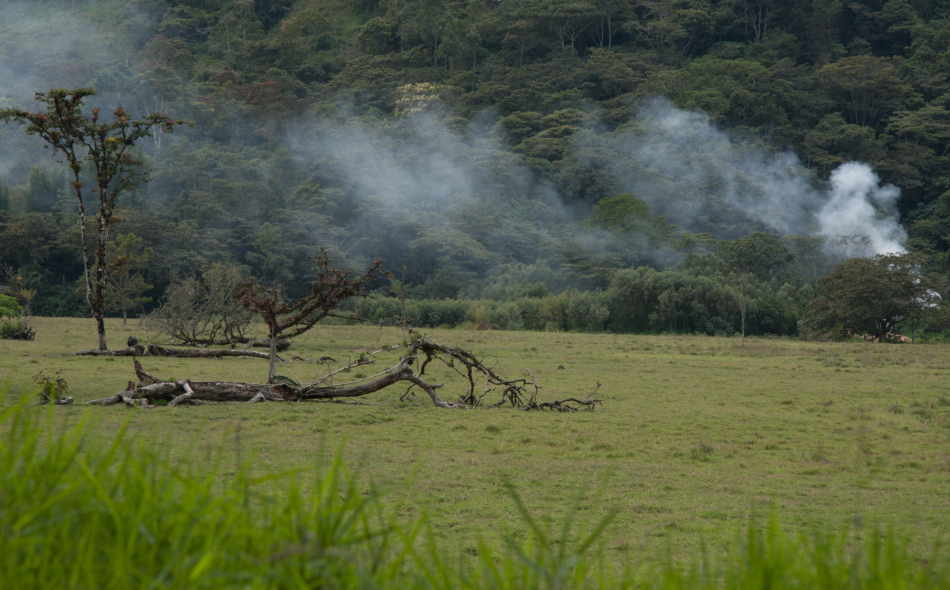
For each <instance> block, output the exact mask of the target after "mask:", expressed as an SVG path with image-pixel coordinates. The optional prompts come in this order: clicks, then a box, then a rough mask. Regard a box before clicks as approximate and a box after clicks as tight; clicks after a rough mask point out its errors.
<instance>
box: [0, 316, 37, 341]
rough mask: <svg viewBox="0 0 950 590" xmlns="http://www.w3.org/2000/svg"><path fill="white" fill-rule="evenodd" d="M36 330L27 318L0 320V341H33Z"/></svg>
mask: <svg viewBox="0 0 950 590" xmlns="http://www.w3.org/2000/svg"><path fill="white" fill-rule="evenodd" d="M35 338H36V329H35V328H33V327H32V326H30V321H29V320H28V319H27V318H15V319H13V318H3V319H2V320H0V340H33V339H35Z"/></svg>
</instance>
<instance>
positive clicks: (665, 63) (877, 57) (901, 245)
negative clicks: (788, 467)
mask: <svg viewBox="0 0 950 590" xmlns="http://www.w3.org/2000/svg"><path fill="white" fill-rule="evenodd" d="M0 58H2V59H0V107H11V106H19V107H22V108H27V107H30V106H31V104H32V95H33V92H35V91H45V90H48V89H50V88H55V87H66V88H76V87H80V86H92V87H95V88H96V89H98V91H99V94H98V96H95V97H91V98H90V100H89V101H88V103H89V107H90V108H91V107H93V106H98V107H102V108H103V110H104V111H110V110H111V109H113V108H115V107H116V106H118V105H122V106H124V107H125V108H126V109H128V110H129V111H131V112H133V113H135V114H136V115H145V114H147V113H150V112H156V111H158V112H164V113H166V114H168V115H169V116H171V117H174V118H183V119H188V120H190V121H193V122H194V126H193V127H191V128H188V129H183V130H181V131H176V132H175V133H174V134H172V135H167V134H164V135H163V134H159V135H157V136H156V137H154V138H150V139H148V140H147V141H145V142H144V143H143V144H142V145H141V149H142V152H143V156H144V157H145V158H146V159H147V162H148V165H149V168H150V169H151V171H152V177H153V181H152V182H151V183H149V184H147V185H144V186H143V187H142V188H141V190H140V191H138V192H136V193H135V194H127V195H125V196H124V197H123V199H124V206H125V207H124V209H123V210H122V212H121V214H120V216H121V220H120V221H119V222H118V223H117V225H116V227H115V234H116V235H119V234H121V235H122V236H125V238H124V239H125V241H124V242H123V243H124V244H125V247H126V248H132V249H135V248H137V250H136V251H137V252H140V253H141V252H142V251H144V249H146V248H147V249H149V250H148V254H147V255H143V256H140V257H139V261H140V263H139V264H140V271H141V272H142V273H143V276H144V278H145V281H146V282H147V283H148V284H149V285H150V286H151V289H150V290H148V291H147V292H146V293H145V298H147V299H151V301H150V302H145V301H143V302H142V303H143V304H144V309H148V308H149V307H151V306H154V305H156V304H157V303H158V302H159V301H160V300H161V299H162V297H163V294H164V293H165V290H166V288H167V286H168V285H169V284H170V283H171V282H172V281H173V280H174V279H175V278H176V277H186V276H194V275H195V274H196V273H201V272H203V271H206V270H207V269H208V268H210V266H211V265H213V264H215V263H221V264H226V265H241V266H243V267H245V272H247V273H250V274H252V275H254V276H256V277H257V278H258V279H259V280H261V281H262V282H264V283H267V284H280V285H282V286H283V287H284V289H285V290H286V292H288V293H290V294H293V293H297V292H300V291H301V290H302V289H304V288H305V287H306V285H307V283H308V281H310V280H312V279H313V272H314V270H315V269H314V266H313V265H312V264H311V263H310V261H309V257H310V256H313V255H314V254H315V252H316V251H317V248H319V247H324V248H327V249H328V250H329V251H330V253H331V255H332V256H333V257H334V259H335V261H337V263H338V264H340V265H342V266H354V267H359V266H365V265H366V264H367V262H368V261H369V260H370V255H372V254H375V255H376V256H378V257H381V258H383V259H384V261H385V268H386V269H387V270H390V271H392V272H393V273H395V276H396V277H397V278H398V279H399V280H400V282H401V283H400V284H396V285H392V284H389V283H388V282H383V283H380V284H379V285H378V287H379V291H378V293H379V294H380V295H396V294H397V292H398V293H401V294H402V295H403V296H404V297H405V296H408V297H409V298H410V299H413V300H419V301H416V302H414V303H413V305H415V306H416V308H417V312H416V314H417V315H416V320H417V322H419V323H422V324H436V325H437V324H441V323H449V324H454V323H459V322H464V321H472V322H475V323H485V322H487V323H488V324H490V325H494V326H496V327H505V328H524V327H536V328H548V329H571V328H575V329H605V328H606V329H617V330H621V329H622V330H686V331H701V330H707V331H725V332H728V331H730V330H733V329H738V328H739V321H740V318H739V306H737V302H739V301H745V300H746V299H751V308H750V309H751V312H750V313H751V315H750V321H751V322H752V324H751V326H752V328H753V331H759V332H771V333H776V332H778V333H794V332H795V331H796V330H797V329H798V327H797V324H796V320H797V319H798V318H799V317H800V316H801V313H802V310H803V309H804V306H805V305H806V304H807V302H808V301H809V300H810V299H811V298H812V297H814V295H815V287H816V279H817V278H818V277H819V276H821V275H822V274H823V273H825V272H826V271H827V270H828V268H830V266H831V265H832V264H834V263H835V262H836V261H838V260H841V259H843V258H847V257H849V256H854V255H861V254H865V255H866V254H873V253H875V252H878V253H884V252H891V251H898V250H901V249H907V250H910V251H918V252H921V253H922V254H923V255H924V256H925V257H926V258H927V260H929V262H930V263H931V264H932V265H933V266H934V267H935V268H936V269H939V270H941V271H943V272H945V271H946V270H947V266H948V260H947V257H946V253H947V251H948V249H950V242H948V237H947V236H948V233H950V191H948V189H950V154H948V151H950V110H948V109H950V85H948V74H950V4H948V3H945V2H936V1H928V0H887V1H875V0H860V1H859V0H853V1H852V0H843V1H837V0H791V1H786V2H779V1H777V0H758V1H756V0H748V1H746V0H591V1H590V2H580V1H570V0H500V1H496V0H488V1H487V2H486V1H485V0H471V1H468V2H465V1H454V0H391V1H381V0H296V1H292V0H165V1H159V0H137V1H129V0H122V1H120V0H33V1H29V2H25V1H24V2H19V1H9V0H7V1H0ZM65 172H66V170H65V168H64V167H63V166H62V165H61V164H57V163H56V162H55V159H54V158H53V157H52V156H51V155H50V153H49V152H48V151H45V150H43V148H42V142H41V141H40V140H39V139H38V138H36V137H29V136H27V135H25V134H24V133H23V130H22V129H21V128H18V127H17V126H15V125H6V126H3V127H2V128H0V262H2V264H3V265H4V270H5V273H6V276H4V277H3V278H2V279H0V284H3V283H4V282H7V283H8V282H9V281H11V280H12V278H13V277H15V276H17V275H19V276H20V277H21V278H22V279H23V281H24V282H25V284H26V285H27V286H30V287H32V288H35V289H37V291H38V294H37V296H36V297H35V298H34V300H33V302H32V308H33V309H32V311H33V313H36V314H40V315H79V314H83V313H86V312H87V310H86V305H85V303H84V301H83V298H82V295H81V293H80V292H78V291H77V288H76V280H77V278H78V277H79V276H80V275H81V273H82V262H81V259H80V258H79V256H78V250H77V244H78V233H79V232H78V224H77V221H76V215H75V211H76V205H75V203H74V202H73V199H74V197H72V196H71V193H70V192H68V191H67V188H68V185H67V178H66V174H65ZM129 234H134V236H133V239H131V240H130V239H129V238H128V235H129ZM137 238H140V239H141V241H140V242H138V241H136V239H137ZM120 246H121V244H120ZM445 299H456V300H464V302H459V303H453V302H444V301H443V302H441V303H439V302H436V301H434V300H445ZM422 300H427V301H422ZM475 300H478V302H477V303H471V301H475ZM397 303H398V302H396V300H387V299H379V300H376V302H375V303H374V302H373V301H372V300H371V301H369V302H363V303H361V304H360V305H361V306H364V307H363V308H362V309H361V311H362V312H364V313H365V314H366V315H371V316H375V317H376V319H384V318H386V317H390V316H391V315H393V314H396V313H397V312H398V310H397V307H399V306H400V305H405V304H404V303H399V304H398V305H397ZM572 306H573V307H572ZM423 308H424V309H423ZM439 309H441V310H442V311H438V310H439ZM433 310H435V311H433ZM115 313H119V312H118V309H116V310H115ZM426 314H430V315H431V314H434V316H432V317H430V316H429V315H426Z"/></svg>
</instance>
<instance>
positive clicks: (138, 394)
mask: <svg viewBox="0 0 950 590" xmlns="http://www.w3.org/2000/svg"><path fill="white" fill-rule="evenodd" d="M400 347H406V348H407V349H408V350H407V354H405V355H403V356H402V357H401V358H400V359H399V363H398V364H397V365H396V366H394V367H390V368H389V369H385V370H383V371H381V372H380V373H378V374H376V375H372V376H370V377H362V378H360V379H357V380H356V381H352V382H348V383H341V384H334V383H332V382H331V379H332V378H333V376H334V375H338V374H339V373H340V372H341V371H345V370H346V369H349V368H352V367H358V366H365V365H370V364H372V363H373V359H371V358H370V357H372V356H373V355H375V354H378V353H381V352H384V351H387V350H393V349H395V348H400ZM422 358H424V360H423V361H422V363H421V365H420V364H419V361H420V360H421V359H422ZM433 360H440V361H442V362H445V363H446V364H447V365H448V366H450V367H452V368H454V369H455V370H456V371H459V373H460V374H462V373H461V371H460V370H459V365H457V364H455V363H456V362H458V363H459V364H460V365H461V366H462V367H463V368H465V369H466V374H467V375H468V379H469V384H470V388H469V393H468V394H466V395H463V396H460V398H459V403H454V402H448V401H445V400H443V399H442V398H441V397H439V394H438V393H437V391H436V390H437V389H439V388H441V387H442V385H441V384H435V383H428V382H427V381H425V380H424V379H423V378H422V375H423V374H424V372H425V368H426V365H427V364H428V363H429V362H431V361H433ZM133 366H134V368H135V374H136V377H138V380H139V382H138V384H137V385H135V384H133V383H131V382H130V383H129V387H127V388H126V390H125V391H121V392H119V393H116V394H115V395H112V396H109V397H105V398H101V399H97V400H92V401H90V402H87V404H94V405H101V406H108V405H113V404H118V403H125V404H126V405H128V406H130V407H131V406H133V405H146V406H148V401H144V402H143V401H142V400H148V399H153V400H166V401H167V402H168V407H176V406H179V405H181V404H184V403H189V404H200V403H254V402H262V401H270V402H288V401H295V402H301V401H324V402H336V403H339V402H340V401H345V400H348V399H352V398H357V397H362V396H366V395H369V394H371V393H375V392H377V391H381V390H383V389H385V388H387V387H390V386H392V385H395V384H397V383H401V382H407V383H408V384H409V385H410V389H411V388H412V387H418V388H419V389H421V390H422V391H424V392H426V394H427V395H428V396H429V399H431V400H432V404H433V405H434V406H436V407H437V408H444V409H468V408H474V407H476V406H478V405H479V403H480V401H481V399H482V398H483V397H484V396H485V395H486V394H487V393H488V392H489V391H493V390H494V389H495V388H493V387H490V386H491V385H495V386H496V387H500V388H502V390H503V391H502V399H501V401H500V402H499V403H497V404H495V405H494V406H493V407H497V406H500V405H502V404H504V403H510V404H511V405H512V406H518V407H521V406H524V407H523V409H525V410H534V409H536V410H544V409H549V410H555V411H560V412H574V411H577V410H579V409H581V408H585V409H588V410H593V409H594V406H596V405H598V404H600V403H601V400H599V399H591V396H592V395H593V393H591V394H589V395H588V396H586V397H584V398H582V399H577V398H567V399H564V400H556V401H553V402H538V401H537V394H538V389H539V387H538V385H537V382H536V381H535V379H534V376H533V375H532V376H531V380H532V383H533V386H534V390H533V393H532V395H531V396H530V399H526V398H527V395H526V385H527V381H526V380H525V379H514V380H508V379H504V378H503V377H501V376H500V375H498V373H497V372H496V371H495V370H494V369H493V368H490V367H488V366H486V365H485V364H484V363H483V362H482V361H480V360H478V359H477V358H476V357H475V356H473V355H471V354H469V353H467V352H465V351H461V350H460V349H456V348H451V347H446V346H442V345H439V344H435V343H433V342H431V341H429V340H427V339H426V338H424V337H422V336H419V335H418V334H415V333H410V342H407V343H406V344H403V345H398V346H392V347H388V348H384V349H381V350H378V351H376V352H373V353H370V354H363V355H361V356H360V358H359V359H357V360H356V361H354V362H353V363H351V364H350V365H348V366H347V367H344V368H342V369H337V370H335V371H332V372H330V373H329V374H328V375H326V376H325V377H324V378H322V379H320V380H318V381H316V382H314V383H309V384H306V385H304V384H300V383H299V382H298V381H295V380H293V379H290V378H284V379H282V380H274V381H273V382H271V383H240V382H233V381H190V380H187V379H186V380H181V381H163V380H161V379H158V378H156V377H154V376H152V375H149V374H148V373H146V372H145V370H144V369H143V368H142V365H141V363H139V361H138V359H133ZM414 367H418V369H419V373H418V374H416V372H415V371H414ZM473 372H480V373H482V374H483V375H484V376H485V392H484V393H482V394H481V395H479V396H475V395H474V380H473V378H472V375H473ZM528 374H529V375H531V372H530V371H529V372H528ZM463 375H464V374H463ZM599 389H600V384H598V386H597V389H595V390H594V393H595V392H596V391H598V390H599ZM404 395H405V394H404ZM525 402H527V404H526V403H525ZM149 407H151V406H149Z"/></svg>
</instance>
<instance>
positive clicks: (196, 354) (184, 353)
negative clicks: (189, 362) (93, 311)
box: [148, 344, 286, 362]
mask: <svg viewBox="0 0 950 590" xmlns="http://www.w3.org/2000/svg"><path fill="white" fill-rule="evenodd" d="M148 353H149V354H150V355H152V356H172V357H177V358H221V357H225V356H249V357H253V358H258V359H269V358H270V355H269V354H267V353H266V352H257V351H256V350H234V349H232V348H204V349H200V350H198V349H194V348H166V347H164V346H158V345H156V344H149V345H148ZM277 358H278V360H280V361H281V362H286V361H284V359H282V358H280V357H277Z"/></svg>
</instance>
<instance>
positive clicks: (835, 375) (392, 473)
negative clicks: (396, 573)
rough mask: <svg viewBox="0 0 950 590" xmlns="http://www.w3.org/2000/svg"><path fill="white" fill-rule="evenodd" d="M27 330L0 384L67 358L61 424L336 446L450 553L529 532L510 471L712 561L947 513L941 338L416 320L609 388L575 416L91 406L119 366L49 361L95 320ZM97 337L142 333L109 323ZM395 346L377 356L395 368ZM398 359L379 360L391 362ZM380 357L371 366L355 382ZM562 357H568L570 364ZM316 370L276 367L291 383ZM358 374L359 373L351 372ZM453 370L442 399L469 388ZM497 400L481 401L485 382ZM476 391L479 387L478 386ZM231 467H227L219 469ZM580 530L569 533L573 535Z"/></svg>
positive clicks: (556, 503)
mask: <svg viewBox="0 0 950 590" xmlns="http://www.w3.org/2000/svg"><path fill="white" fill-rule="evenodd" d="M36 326H37V328H38V335H37V339H36V341H35V342H12V341H0V366H2V370H0V379H6V380H8V381H9V383H10V384H11V385H12V386H13V389H14V390H17V389H18V388H21V387H23V386H25V385H26V384H28V383H29V382H30V381H31V379H32V377H33V376H34V375H35V374H36V373H37V372H39V371H40V370H44V371H46V372H47V373H53V372H55V371H57V370H62V372H63V376H64V377H65V378H66V379H67V380H68V381H69V384H70V394H71V395H73V396H75V398H76V400H77V402H78V403H77V405H75V406H71V407H64V408H57V409H56V411H57V413H58V415H59V419H60V420H61V423H62V425H63V426H65V425H68V424H71V423H74V422H75V421H77V420H78V419H79V418H81V417H82V416H83V415H84V414H85V413H86V412H87V411H88V412H91V414H92V416H93V419H94V420H95V421H96V428H97V429H99V431H101V432H103V433H104V434H106V435H112V434H114V433H115V432H116V431H117V430H118V429H119V428H121V427H122V425H123V424H125V422H126V420H129V432H130V433H131V435H132V437H134V438H136V439H139V440H147V441H150V442H152V441H153V442H154V444H155V445H156V446H158V447H159V448H161V449H163V450H164V451H165V452H168V453H169V454H170V455H171V456H172V457H175V458H176V459H177V460H179V461H181V462H184V463H187V464H189V465H196V466H201V465H202V464H203V463H206V462H210V461H211V460H212V457H213V456H214V455H215V454H216V452H217V451H218V450H219V449H220V448H221V447H222V446H226V448H227V449H228V458H227V460H228V461H234V463H235V464H237V463H239V462H240V461H242V460H243V459H246V458H248V457H251V456H253V457H254V458H255V459H254V463H253V465H254V469H255V470H260V473H261V474H263V473H265V472H271V471H281V470H286V469H294V468H309V467H312V466H314V465H316V464H317V463H319V462H321V461H325V460H326V459H327V458H328V457H329V456H330V455H332V454H334V452H335V451H336V449H338V448H339V447H340V446H341V445H342V448H343V455H344V457H345V459H346V462H347V464H348V465H349V466H350V467H351V468H354V469H355V470H356V471H357V472H358V475H359V476H360V478H361V480H362V481H363V482H365V484H366V485H369V483H370V482H373V483H375V484H377V485H379V486H382V487H383V488H384V489H385V490H386V491H387V497H388V498H389V500H388V501H389V502H390V505H391V506H393V509H394V510H397V511H403V512H405V514H406V517H407V518H408V517H409V516H413V515H416V514H418V513H419V512H420V511H421V512H424V513H425V514H427V515H428V517H429V518H430V521H431V523H432V527H433V529H434V532H435V534H436V536H437V537H438V538H440V539H443V540H444V542H445V544H446V547H449V548H453V549H455V550H458V551H462V552H473V551H474V548H475V546H476V543H477V540H478V539H485V540H488V541H496V540H498V539H500V538H501V537H502V536H504V535H507V536H510V537H513V538H515V539H519V538H523V537H524V535H525V533H526V531H525V529H524V526H525V525H524V524H523V520H522V519H520V518H519V517H518V516H517V510H516V507H515V505H514V502H513V500H512V499H511V497H510V496H509V495H508V494H506V493H505V487H504V486H505V483H506V482H511V483H512V484H514V486H515V487H516V488H517V490H519V492H520V494H521V495H522V497H523V499H524V500H525V503H526V504H527V506H528V509H529V510H530V511H531V512H532V513H534V514H536V515H538V516H539V517H540V518H541V519H542V520H545V521H548V522H552V523H556V522H559V521H560V520H561V519H562V518H563V515H564V514H565V512H566V511H569V510H572V509H576V510H577V515H578V518H579V520H581V521H582V522H581V524H584V523H585V522H587V523H589V524H593V523H594V522H596V521H598V520H599V519H600V518H601V517H603V516H604V514H606V513H607V512H609V511H611V510H615V511H616V512H617V518H616V520H615V521H614V523H613V525H612V526H611V528H610V529H609V530H608V532H607V533H606V549H607V551H608V554H609V556H610V559H611V560H616V562H617V563H629V562H632V561H635V560H637V559H639V558H641V557H643V556H657V555H664V554H666V552H668V551H669V552H670V553H671V554H672V555H673V556H674V557H677V558H691V557H695V556H696V555H697V554H698V552H699V549H700V547H701V545H702V544H705V546H706V547H707V549H708V550H709V551H710V552H719V551H721V548H723V547H724V546H725V545H726V544H728V543H731V542H732V541H733V540H734V538H735V534H736V531H737V530H738V529H741V528H742V527H743V526H744V525H745V524H747V523H748V521H749V518H750V516H752V517H754V518H756V519H757V520H758V521H762V522H764V521H765V520H767V515H768V513H769V510H770V508H771V507H773V506H774V507H775V508H776V509H777V511H778V513H779V516H780V518H781V520H782V523H783V525H784V526H785V528H786V529H788V530H792V531H795V530H803V531H807V530H809V529H811V528H817V527H825V528H827V527H831V528H837V527H850V528H851V529H853V530H854V531H856V533H857V534H858V535H860V533H861V531H862V530H863V529H864V527H866V526H867V525H868V524H870V523H877V524H880V525H882V526H883V527H884V528H888V527H893V528H894V529H896V530H898V531H900V532H902V533H906V534H907V535H908V536H909V539H910V543H911V547H912V548H916V550H917V551H919V552H920V554H922V555H923V554H925V553H926V552H927V551H928V550H929V548H930V547H932V545H933V543H934V542H936V541H938V540H941V539H946V530H947V527H946V525H947V517H948V514H950V494H948V493H947V490H948V489H950V488H948V484H950V392H948V391H947V389H948V383H947V377H948V375H950V347H947V346H944V345H922V344H903V345H876V344H866V343H846V344H823V343H804V342H795V341H784V340H760V339H747V340H746V343H745V345H744V346H743V345H741V344H740V342H739V341H738V340H737V339H725V338H707V337H685V336H631V335H606V334H604V335H594V334H565V333H532V332H470V331H448V330H445V331H442V330H431V331H429V335H430V337H432V338H433V339H434V340H437V341H439V342H442V343H445V344H452V345H457V346H462V347H466V348H468V349H470V350H472V351H474V352H476V353H478V354H479V355H481V356H484V357H485V358H487V359H488V360H490V361H495V360H497V363H498V367H499V369H500V370H501V372H503V373H504V374H506V375H508V376H519V375H524V374H525V369H526V368H530V369H531V370H532V371H533V372H534V374H535V376H536V377H537V378H538V383H539V384H540V385H541V386H542V391H541V397H543V398H545V399H551V398H554V397H560V396H577V395H579V394H585V393H588V392H589V391H591V390H592V389H593V388H594V386H595V384H596V383H597V382H600V383H602V384H603V388H602V389H601V393H602V397H603V398H604V405H603V408H600V409H598V410H597V411H596V412H594V413H589V412H584V413H577V414H573V415H565V414H552V413H543V414H542V413H525V412H519V411H515V410H512V409H510V408H508V409H493V410H489V409H478V410H474V411H449V410H439V409H436V408H434V407H432V406H431V404H429V403H428V402H427V400H424V399H422V398H417V399H416V401H415V402H414V403H400V402H398V397H399V395H400V394H401V393H402V392H403V391H404V389H401V388H400V389H393V390H391V391H385V392H381V393H378V394H375V395H374V396H372V397H371V398H369V399H366V400H365V401H368V402H371V403H372V404H374V405H367V406H347V405H336V404H316V403H309V404H255V405H246V406H238V405H218V406H201V407H179V408H174V409H166V408H155V409H150V410H129V409H127V408H125V407H115V406H114V407H109V408H95V409H92V410H87V409H86V408H83V407H82V406H81V402H83V401H87V400H89V399H93V398H96V397H101V396H105V395H110V394H112V393H114V392H116V391H119V390H121V389H124V387H125V384H126V383H127V382H128V381H129V380H130V379H134V373H133V371H132V363H131V360H130V359H122V358H118V359H112V358H94V357H61V356H58V355H59V354H62V353H68V352H71V351H74V350H78V349H80V348H90V347H92V346H93V345H94V343H95V331H94V324H93V322H92V321H91V320H77V319H42V318H40V319H37V320H36ZM108 328H109V330H110V343H112V344H113V346H116V345H118V344H119V343H120V342H124V341H125V339H126V338H127V335H128V333H129V332H130V331H133V332H135V333H136V335H137V336H138V337H139V338H140V339H141V338H142V337H143V336H144V334H143V333H139V330H138V329H137V324H136V323H135V322H130V323H129V325H128V326H127V327H126V328H123V327H122V325H121V322H119V321H110V322H109V324H108ZM403 337H404V334H403V333H401V332H399V331H397V330H395V329H383V330H380V329H378V328H368V327H345V326H326V327H320V328H317V329H314V330H313V331H312V332H311V333H309V334H307V335H306V336H304V337H302V338H300V339H297V340H296V341H295V342H294V346H293V348H292V349H291V350H290V351H288V354H296V355H300V356H302V357H305V358H316V357H318V356H320V355H329V356H332V357H334V358H336V359H338V360H343V359H345V358H346V357H347V356H348V355H349V356H351V357H353V356H356V355H357V354H358V353H359V351H360V350H364V349H371V350H372V349H376V348H378V347H380V346H381V345H384V344H392V343H396V342H400V341H402V339H403ZM396 358H397V355H396V353H393V354H391V355H390V356H389V357H388V358H385V359H381V360H380V361H379V363H378V364H377V365H376V367H379V368H380V369H381V368H383V367H384V366H388V365H389V364H394V363H395V360H396ZM390 361H392V362H390ZM143 365H144V367H145V369H146V370H147V371H149V372H150V373H152V374H154V375H157V376H160V377H173V378H177V379H182V378H189V379H192V380H205V379H231V380H247V381H260V380H262V379H263V378H264V377H265V376H266V371H267V365H266V361H264V360H257V359H223V360H193V359H165V358H151V357H146V358H144V359H143ZM376 367H365V368H362V369H363V370H362V372H363V373H365V374H371V373H375V372H377V368H376ZM561 367H563V368H561ZM320 369H321V367H319V366H318V365H314V364H306V363H302V362H294V363H289V364H287V365H285V369H284V372H287V371H292V372H293V373H294V374H296V375H297V376H299V377H300V378H303V379H305V380H306V379H309V378H312V377H313V376H314V375H316V374H317V372H318V370H320ZM350 375H351V376H354V377H355V376H359V373H358V372H357V371H356V370H354V372H353V373H351V374H350ZM452 375H453V374H452V373H451V372H450V371H449V370H448V369H446V368H445V367H436V368H435V370H434V372H431V377H432V379H431V380H432V381H436V382H445V383H446V386H445V388H444V389H442V390H440V392H441V395H442V396H443V397H444V398H445V399H454V397H455V395H456V392H458V393H461V391H462V383H461V381H460V380H459V379H457V378H454V379H453V378H452ZM489 396H491V394H489ZM486 399H487V398H486ZM227 475H228V470H225V477H226V476H227ZM583 529H584V527H583V526H582V527H581V530H583Z"/></svg>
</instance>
